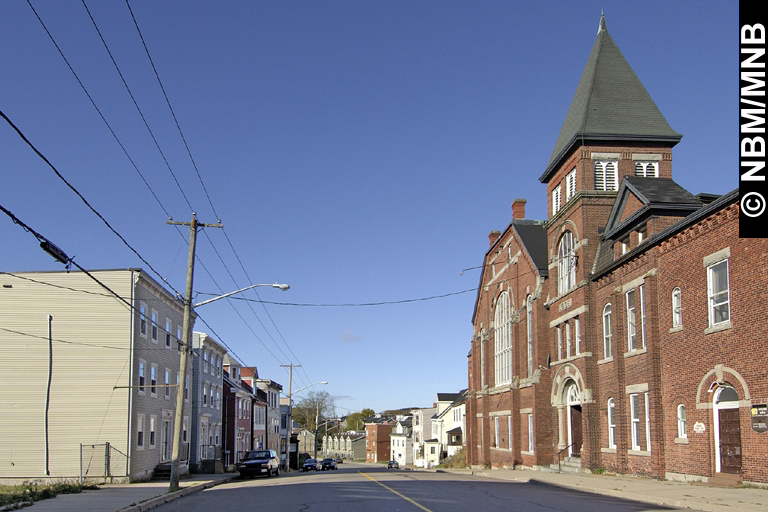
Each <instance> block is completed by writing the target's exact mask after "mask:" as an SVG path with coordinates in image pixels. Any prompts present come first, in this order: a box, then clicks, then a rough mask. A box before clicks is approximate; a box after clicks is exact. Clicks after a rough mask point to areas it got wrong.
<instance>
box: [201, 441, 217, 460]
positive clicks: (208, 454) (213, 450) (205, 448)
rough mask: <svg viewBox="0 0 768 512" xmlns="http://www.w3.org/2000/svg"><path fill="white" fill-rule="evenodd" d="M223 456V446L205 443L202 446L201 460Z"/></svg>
mask: <svg viewBox="0 0 768 512" xmlns="http://www.w3.org/2000/svg"><path fill="white" fill-rule="evenodd" d="M220 458H221V446H218V445H215V444H204V445H202V446H201V447H200V460H218V459H220Z"/></svg>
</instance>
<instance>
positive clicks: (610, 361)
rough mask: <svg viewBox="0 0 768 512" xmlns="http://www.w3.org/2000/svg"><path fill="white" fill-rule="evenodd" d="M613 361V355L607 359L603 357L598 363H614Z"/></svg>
mask: <svg viewBox="0 0 768 512" xmlns="http://www.w3.org/2000/svg"><path fill="white" fill-rule="evenodd" d="M612 362H613V356H611V357H606V358H605V359H601V360H599V361H598V362H597V364H605V363H612Z"/></svg>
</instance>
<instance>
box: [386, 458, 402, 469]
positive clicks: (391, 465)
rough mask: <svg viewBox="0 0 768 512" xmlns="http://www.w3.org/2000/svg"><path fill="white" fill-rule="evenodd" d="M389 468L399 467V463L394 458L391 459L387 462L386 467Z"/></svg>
mask: <svg viewBox="0 0 768 512" xmlns="http://www.w3.org/2000/svg"><path fill="white" fill-rule="evenodd" d="M391 468H395V469H400V464H398V462H397V461H396V460H391V461H389V462H388V463H387V469H391Z"/></svg>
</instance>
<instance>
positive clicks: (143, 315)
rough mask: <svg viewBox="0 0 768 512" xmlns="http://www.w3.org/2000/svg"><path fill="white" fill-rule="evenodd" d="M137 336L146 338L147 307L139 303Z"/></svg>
mask: <svg viewBox="0 0 768 512" xmlns="http://www.w3.org/2000/svg"><path fill="white" fill-rule="evenodd" d="M139 335H140V336H141V337H142V338H146V337H147V305H146V304H144V303H143V302H139Z"/></svg>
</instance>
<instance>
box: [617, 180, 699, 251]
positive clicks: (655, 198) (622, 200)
mask: <svg viewBox="0 0 768 512" xmlns="http://www.w3.org/2000/svg"><path fill="white" fill-rule="evenodd" d="M632 196H634V197H635V198H637V200H639V201H640V203H641V204H642V206H641V207H640V208H639V209H637V210H636V211H634V212H632V213H631V215H629V216H626V215H624V214H625V211H624V210H625V208H626V207H627V202H628V200H629V198H630V197H632ZM701 206H702V203H701V200H699V199H698V198H697V197H696V196H694V195H693V194H691V193H690V192H688V191H687V190H685V189H684V188H683V187H681V186H680V185H678V184H677V183H675V182H674V181H673V180H671V179H670V178H641V177H638V176H627V177H626V178H624V179H623V180H622V181H621V186H620V187H619V192H618V194H617V195H616V201H615V202H614V203H613V209H612V210H611V214H610V216H609V217H608V223H607V224H606V226H605V232H604V233H603V238H604V239H612V240H615V239H616V238H617V237H621V236H623V235H624V234H625V232H626V231H628V230H630V229H631V228H632V227H633V226H634V225H635V224H636V223H638V222H641V221H643V220H645V218H647V217H649V216H650V215H672V216H679V217H685V216H687V215H690V214H691V213H693V212H695V211H696V210H698V209H699V208H701ZM622 219H623V220H622Z"/></svg>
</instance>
